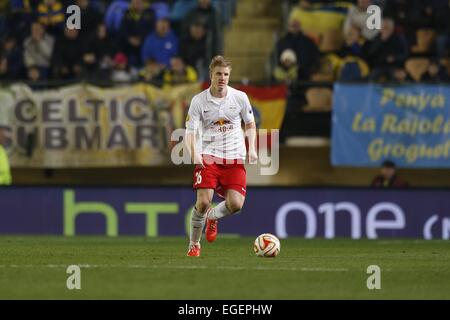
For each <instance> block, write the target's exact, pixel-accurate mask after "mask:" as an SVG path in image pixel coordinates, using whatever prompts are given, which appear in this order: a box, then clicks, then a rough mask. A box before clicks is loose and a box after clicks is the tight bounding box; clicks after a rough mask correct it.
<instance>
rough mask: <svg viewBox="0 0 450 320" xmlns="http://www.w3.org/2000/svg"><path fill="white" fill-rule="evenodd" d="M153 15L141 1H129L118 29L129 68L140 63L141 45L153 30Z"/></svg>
mask: <svg viewBox="0 0 450 320" xmlns="http://www.w3.org/2000/svg"><path fill="white" fill-rule="evenodd" d="M154 20H155V14H154V12H153V10H152V9H151V8H149V7H147V6H146V5H145V3H144V1H143V0H131V2H130V7H129V9H128V10H127V11H126V12H125V15H124V17H123V20H122V24H121V27H120V34H121V36H120V37H121V42H122V46H121V48H123V52H124V53H125V54H126V55H127V57H128V64H129V65H130V66H134V67H138V66H140V65H141V64H142V63H144V62H145V61H141V59H140V58H141V50H142V43H143V41H144V39H145V38H146V37H147V35H148V34H149V33H150V32H151V31H152V30H153V27H154Z"/></svg>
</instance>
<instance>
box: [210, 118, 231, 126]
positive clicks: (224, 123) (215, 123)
mask: <svg viewBox="0 0 450 320" xmlns="http://www.w3.org/2000/svg"><path fill="white" fill-rule="evenodd" d="M230 123H231V121H230V120H227V119H224V118H220V119H219V120H217V121H216V122H214V123H213V124H214V125H217V126H224V125H227V124H230Z"/></svg>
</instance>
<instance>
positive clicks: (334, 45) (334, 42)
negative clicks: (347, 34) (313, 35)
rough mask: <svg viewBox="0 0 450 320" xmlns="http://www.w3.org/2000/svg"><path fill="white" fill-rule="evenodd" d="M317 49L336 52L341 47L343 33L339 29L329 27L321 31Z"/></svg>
mask: <svg viewBox="0 0 450 320" xmlns="http://www.w3.org/2000/svg"><path fill="white" fill-rule="evenodd" d="M320 38H321V39H320V40H321V41H320V44H319V50H320V51H321V52H336V51H338V50H340V49H341V47H342V44H343V40H344V39H343V35H342V31H341V30H340V29H330V30H327V31H325V32H323V33H321V37H320Z"/></svg>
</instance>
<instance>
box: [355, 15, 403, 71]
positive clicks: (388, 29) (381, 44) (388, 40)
mask: <svg viewBox="0 0 450 320" xmlns="http://www.w3.org/2000/svg"><path fill="white" fill-rule="evenodd" d="M394 28H395V25H394V21H393V20H392V19H390V18H384V19H383V21H382V26H381V32H380V34H379V35H377V36H376V37H375V39H373V40H372V41H368V42H366V45H365V48H364V50H365V52H366V53H365V54H366V57H367V61H368V62H369V65H370V67H371V68H372V72H371V75H370V77H371V79H373V80H383V79H385V80H386V79H387V78H390V77H391V75H392V71H393V69H394V68H395V67H399V66H403V63H404V62H405V59H406V57H407V55H408V49H407V45H406V41H405V39H404V37H403V36H402V35H398V34H395V33H394Z"/></svg>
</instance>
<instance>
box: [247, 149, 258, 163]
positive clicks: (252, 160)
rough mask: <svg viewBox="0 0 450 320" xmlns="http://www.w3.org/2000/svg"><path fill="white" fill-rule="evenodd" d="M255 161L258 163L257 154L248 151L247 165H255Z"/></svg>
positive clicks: (253, 151)
mask: <svg viewBox="0 0 450 320" xmlns="http://www.w3.org/2000/svg"><path fill="white" fill-rule="evenodd" d="M257 161H258V154H257V153H256V150H249V151H248V163H250V164H256V162H257Z"/></svg>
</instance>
